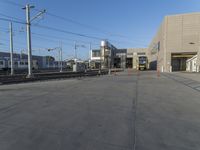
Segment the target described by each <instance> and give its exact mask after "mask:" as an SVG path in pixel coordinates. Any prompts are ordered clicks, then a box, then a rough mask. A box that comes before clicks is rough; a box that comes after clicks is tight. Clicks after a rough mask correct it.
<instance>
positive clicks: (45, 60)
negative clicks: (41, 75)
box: [0, 52, 57, 69]
mask: <svg viewBox="0 0 200 150" xmlns="http://www.w3.org/2000/svg"><path fill="white" fill-rule="evenodd" d="M0 59H2V60H10V53H8V52H0ZM13 59H14V60H27V59H28V56H27V55H26V54H16V53H14V54H13ZM32 59H33V60H34V61H37V65H38V69H43V68H51V67H52V68H53V67H57V66H56V64H55V63H54V62H55V58H54V57H52V56H36V55H33V56H32Z"/></svg>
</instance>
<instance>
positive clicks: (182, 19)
mask: <svg viewBox="0 0 200 150" xmlns="http://www.w3.org/2000/svg"><path fill="white" fill-rule="evenodd" d="M199 49H200V13H190V14H179V15H171V16H166V17H165V18H164V20H163V22H162V24H161V26H160V28H159V30H158V32H157V34H156V36H155V37H154V39H153V40H152V42H151V44H150V46H149V48H148V51H149V54H148V58H149V62H150V68H152V69H153V68H157V69H158V70H160V71H162V72H171V71H186V68H188V67H189V66H187V65H186V62H187V61H188V60H189V59H191V58H192V57H194V56H195V55H197V58H198V59H197V61H196V65H197V66H198V68H199V64H200V62H199V57H200V54H199ZM191 60H193V59H191ZM187 70H190V69H187ZM197 70H199V69H197Z"/></svg>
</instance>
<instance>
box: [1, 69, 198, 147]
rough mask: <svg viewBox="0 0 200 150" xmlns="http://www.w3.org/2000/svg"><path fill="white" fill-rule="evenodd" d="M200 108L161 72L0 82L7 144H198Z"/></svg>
mask: <svg viewBox="0 0 200 150" xmlns="http://www.w3.org/2000/svg"><path fill="white" fill-rule="evenodd" d="M199 108H200V92H199V91H197V90H194V89H192V88H190V87H188V86H186V85H184V84H182V83H180V82H176V81H174V80H173V79H171V78H169V77H167V76H164V75H161V77H157V76H156V73H155V72H140V73H139V74H138V73H130V72H124V73H118V75H116V76H115V75H113V76H102V77H92V78H81V79H69V80H55V81H49V82H36V83H27V84H18V85H5V86H0V150H134V149H135V150H199V149H200V119H199V116H200V109H199Z"/></svg>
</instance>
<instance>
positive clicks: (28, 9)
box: [26, 4, 33, 78]
mask: <svg viewBox="0 0 200 150" xmlns="http://www.w3.org/2000/svg"><path fill="white" fill-rule="evenodd" d="M26 28H27V47H28V76H27V78H31V77H33V74H32V49H31V23H30V5H29V4H27V5H26Z"/></svg>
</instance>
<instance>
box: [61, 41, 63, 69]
mask: <svg viewBox="0 0 200 150" xmlns="http://www.w3.org/2000/svg"><path fill="white" fill-rule="evenodd" d="M62 53H63V52H62V42H60V72H63V64H62V63H63V57H62Z"/></svg>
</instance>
